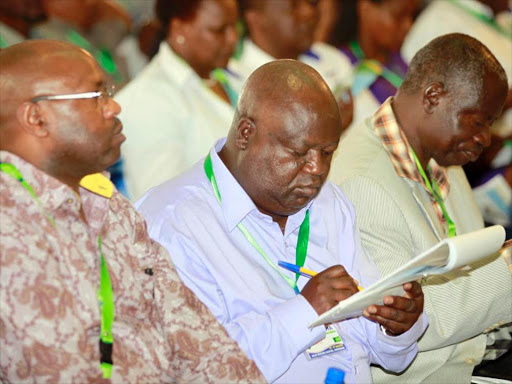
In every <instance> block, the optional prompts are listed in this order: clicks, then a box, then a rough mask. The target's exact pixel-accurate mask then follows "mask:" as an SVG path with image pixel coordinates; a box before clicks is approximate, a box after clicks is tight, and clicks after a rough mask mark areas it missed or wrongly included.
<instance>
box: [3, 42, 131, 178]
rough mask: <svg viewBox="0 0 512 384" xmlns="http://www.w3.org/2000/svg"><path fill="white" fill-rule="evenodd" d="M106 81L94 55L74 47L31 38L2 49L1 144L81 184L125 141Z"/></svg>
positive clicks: (108, 161) (113, 157) (113, 156)
mask: <svg viewBox="0 0 512 384" xmlns="http://www.w3.org/2000/svg"><path fill="white" fill-rule="evenodd" d="M107 86H108V79H107V78H106V76H105V74H104V73H103V72H102V71H101V69H100V68H99V66H98V64H97V63H96V61H95V60H94V58H93V57H92V56H91V55H90V54H89V53H87V52H86V51H84V50H82V49H81V48H78V47H76V46H74V45H71V44H68V43H63V42H57V41H49V40H32V41H26V42H23V43H20V44H17V45H14V46H12V47H9V48H7V49H5V50H2V51H1V52H0V104H1V105H2V108H0V149H2V150H6V151H9V152H11V153H14V154H15V155H17V156H19V157H21V158H23V159H24V160H26V161H28V162H29V163H32V164H33V165H34V166H36V167H37V168H39V169H41V170H43V171H45V172H46V173H48V174H50V175H52V176H54V177H56V178H58V179H60V180H61V181H63V182H64V183H66V184H68V185H70V186H71V187H72V188H78V182H79V181H80V179H81V178H82V177H83V176H85V175H87V174H91V173H95V172H100V171H103V170H105V169H106V168H107V167H108V166H110V165H112V164H113V163H114V162H115V161H116V160H117V159H118V158H119V155H120V145H121V143H122V142H123V141H124V136H123V135H122V134H121V129H122V125H121V123H120V121H119V120H118V119H117V117H116V116H117V114H118V113H119V112H120V107H119V105H118V104H117V103H115V102H114V101H113V100H112V99H111V98H110V97H109V94H108V93H107V92H106V91H105V89H106V87H107ZM70 94H73V95H74V96H73V97H66V95H70ZM45 96H47V97H45ZM54 96H61V98H58V99H57V98H52V97H54ZM62 96H64V97H62ZM36 98H37V99H36Z"/></svg>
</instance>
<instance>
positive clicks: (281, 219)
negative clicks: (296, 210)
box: [256, 206, 288, 235]
mask: <svg viewBox="0 0 512 384" xmlns="http://www.w3.org/2000/svg"><path fill="white" fill-rule="evenodd" d="M256 208H258V211H260V212H261V213H263V214H264V215H267V216H270V217H271V218H272V221H273V222H275V223H277V225H279V228H280V229H281V232H282V233H283V235H284V230H285V228H286V222H287V221H288V216H281V215H276V214H275V213H272V212H268V211H266V210H265V209H263V208H261V207H258V206H256Z"/></svg>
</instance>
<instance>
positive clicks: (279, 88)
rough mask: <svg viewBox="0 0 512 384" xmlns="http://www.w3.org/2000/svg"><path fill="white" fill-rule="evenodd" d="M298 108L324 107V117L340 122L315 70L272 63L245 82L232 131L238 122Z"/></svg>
mask: <svg viewBox="0 0 512 384" xmlns="http://www.w3.org/2000/svg"><path fill="white" fill-rule="evenodd" d="M324 103H325V104H324ZM297 104H300V105H301V106H308V107H313V104H324V105H325V107H326V109H325V112H326V113H328V114H329V115H331V117H332V118H334V119H341V117H340V116H339V109H338V106H337V102H336V99H335V97H334V96H333V94H332V93H331V91H330V90H329V87H328V85H327V84H326V83H325V81H324V80H323V78H322V76H320V74H319V73H318V72H317V71H316V70H314V69H313V68H311V67H310V66H309V65H307V64H304V63H302V62H300V61H296V60H286V59H285V60H276V61H272V62H270V63H267V64H265V65H262V66H261V67H259V68H258V69H256V70H255V71H254V72H253V73H252V74H251V76H249V78H248V79H247V81H246V83H245V85H244V87H243V89H242V91H241V93H240V98H239V101H238V105H237V110H236V114H235V119H234V120H233V124H232V126H231V128H232V129H235V130H236V126H237V125H238V122H239V120H240V118H243V117H249V118H256V117H257V116H258V114H262V113H272V114H274V113H278V114H279V113H281V112H282V109H283V108H284V109H289V108H293V106H294V105H297ZM313 108H314V107H313Z"/></svg>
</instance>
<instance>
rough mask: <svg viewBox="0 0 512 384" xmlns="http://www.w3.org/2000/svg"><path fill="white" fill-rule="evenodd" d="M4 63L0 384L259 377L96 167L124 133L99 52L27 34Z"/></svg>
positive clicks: (112, 157) (1, 57) (0, 67)
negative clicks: (99, 62)
mask: <svg viewBox="0 0 512 384" xmlns="http://www.w3.org/2000/svg"><path fill="white" fill-rule="evenodd" d="M0 71H1V77H0V104H1V108H0V150H1V151H0V162H1V163H0V171H1V172H0V180H1V184H0V185H1V189H0V205H1V211H0V222H1V226H0V244H1V247H0V288H1V295H0V315H1V316H0V349H1V351H2V352H1V354H0V380H1V381H2V382H4V381H5V382H33V381H40V382H63V383H71V382H92V381H96V382H100V381H101V380H102V376H103V378H107V380H105V382H109V380H108V378H109V377H110V381H111V382H131V383H135V382H194V381H195V382H201V383H206V382H239V381H251V382H262V381H264V378H263V377H262V376H261V374H260V372H259V371H258V369H257V368H256V366H255V365H254V363H253V362H252V361H250V360H249V359H248V358H247V357H246V356H245V355H244V353H243V352H242V351H241V350H240V349H239V347H238V346H237V344H236V342H234V341H233V340H231V339H229V337H228V336H227V334H226V332H225V331H224V329H223V328H222V326H221V325H220V324H219V323H217V321H216V320H215V318H214V317H213V316H212V315H211V313H210V312H209V311H208V309H206V307H205V306H204V305H203V304H202V303H201V302H199V301H198V300H197V299H196V297H195V296H194V294H193V293H192V292H191V291H189V290H188V289H187V288H186V287H185V286H184V285H183V283H182V282H181V281H180V279H179V278H178V276H177V274H176V271H175V269H174V266H173V265H172V263H171V261H170V258H169V257H168V255H167V253H166V251H165V250H164V249H163V248H162V247H161V246H160V245H159V244H157V243H155V242H154V241H152V240H150V238H149V237H148V235H147V232H146V224H145V222H144V220H143V218H142V217H141V216H140V215H139V214H138V213H137V212H136V211H135V210H134V209H133V208H132V207H131V206H130V204H129V202H128V201H127V200H126V199H125V198H123V197H122V196H121V195H120V194H119V193H118V192H117V191H116V190H115V188H113V187H112V184H111V183H110V181H109V180H108V179H107V178H106V177H105V176H103V174H101V173H98V172H102V171H103V170H104V169H105V168H107V167H108V166H109V165H111V164H113V163H114V162H115V161H116V160H117V159H118V157H119V151H120V145H121V143H122V142H123V141H124V140H125V137H124V135H123V134H122V132H121V131H122V124H121V122H120V121H119V120H118V119H117V117H116V116H117V115H118V114H119V112H120V107H119V105H118V104H117V103H116V102H115V101H114V100H113V99H112V90H111V89H109V88H108V87H107V85H106V83H105V76H104V74H103V73H102V72H101V71H100V69H99V67H98V65H97V64H96V62H95V60H94V59H93V58H92V57H91V56H90V55H89V54H88V53H86V52H85V51H83V50H81V49H79V48H76V47H74V46H72V45H69V44H67V43H60V42H52V41H44V40H42V41H37V40H35V41H29V42H24V43H21V44H18V45H14V46H12V47H10V48H7V49H5V50H3V51H1V52H0ZM90 174H94V175H93V176H88V177H86V178H84V176H86V175H90ZM100 303H101V305H100ZM100 330H101V332H100ZM100 333H101V334H100ZM98 343H99V345H98ZM100 361H101V366H100ZM112 363H113V364H112Z"/></svg>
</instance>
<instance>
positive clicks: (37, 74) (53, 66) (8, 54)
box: [0, 40, 94, 141]
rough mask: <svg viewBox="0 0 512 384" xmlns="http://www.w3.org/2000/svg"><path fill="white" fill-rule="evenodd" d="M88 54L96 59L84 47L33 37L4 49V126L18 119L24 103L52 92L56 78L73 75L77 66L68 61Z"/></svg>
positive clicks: (0, 116)
mask: <svg viewBox="0 0 512 384" xmlns="http://www.w3.org/2000/svg"><path fill="white" fill-rule="evenodd" d="M84 58H86V59H89V60H92V61H94V59H93V58H92V57H91V56H90V54H89V53H87V52H86V51H84V50H83V49H81V48H78V47H76V46H74V45H71V44H68V43H64V42H58V41H52V40H29V41H25V42H23V43H20V44H16V45H13V46H11V47H8V48H6V49H3V50H1V51H0V104H1V105H2V108H0V130H3V129H6V128H7V126H8V125H11V124H12V123H14V122H15V121H16V109H17V107H18V106H19V105H20V104H22V103H23V102H25V101H28V100H30V99H31V98H33V97H34V96H36V95H38V94H42V93H51V92H52V90H53V89H52V88H53V87H52V83H55V80H56V79H61V78H63V77H69V78H71V77H73V68H70V67H69V66H66V63H69V62H71V61H74V60H76V59H79V60H80V59H82V60H83V59H84ZM2 141H3V140H2Z"/></svg>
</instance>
